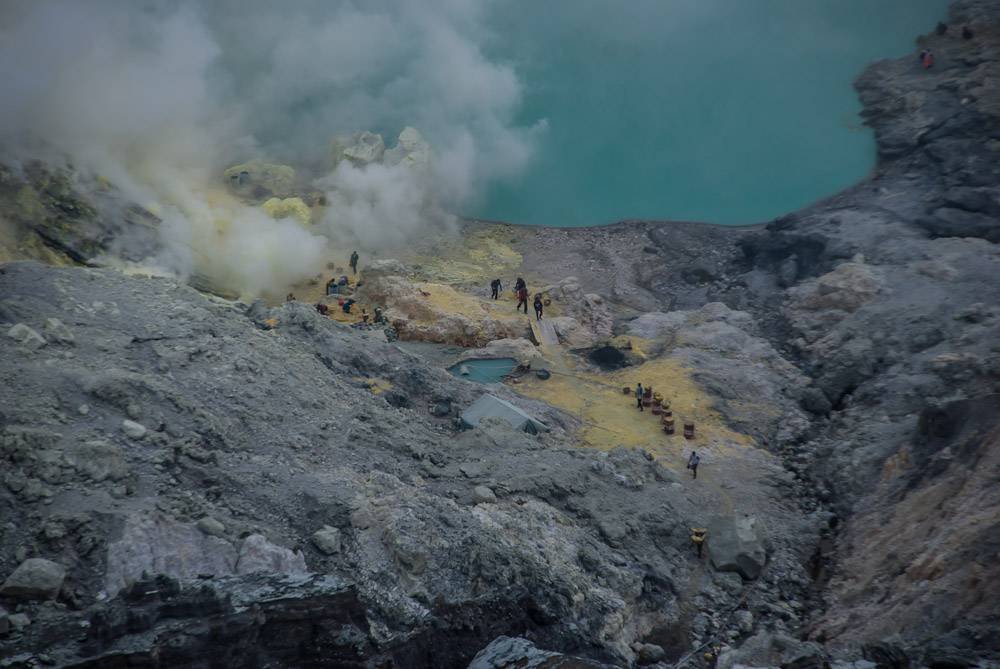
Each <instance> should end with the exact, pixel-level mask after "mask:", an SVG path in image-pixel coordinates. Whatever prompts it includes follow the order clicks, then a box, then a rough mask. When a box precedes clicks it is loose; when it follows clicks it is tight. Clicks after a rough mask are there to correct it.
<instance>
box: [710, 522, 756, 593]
mask: <svg viewBox="0 0 1000 669" xmlns="http://www.w3.org/2000/svg"><path fill="white" fill-rule="evenodd" d="M708 554H709V557H711V559H712V566H714V567H715V568H716V569H718V570H719V571H735V572H737V573H738V574H739V575H740V576H742V577H743V578H744V579H746V580H751V581H752V580H754V579H755V578H757V577H758V576H760V573H761V571H762V570H763V569H764V563H765V561H766V560H767V551H765V550H764V545H763V543H762V542H761V540H760V537H758V535H757V530H756V520H755V519H754V518H753V517H751V516H746V515H744V516H742V517H736V518H723V519H720V520H717V521H715V522H713V523H711V524H710V525H709V526H708Z"/></svg>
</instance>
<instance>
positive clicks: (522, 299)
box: [490, 277, 545, 321]
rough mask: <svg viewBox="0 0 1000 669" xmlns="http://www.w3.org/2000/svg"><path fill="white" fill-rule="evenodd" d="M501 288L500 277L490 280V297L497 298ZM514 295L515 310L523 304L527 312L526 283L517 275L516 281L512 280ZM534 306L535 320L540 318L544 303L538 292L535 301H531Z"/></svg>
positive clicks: (526, 312)
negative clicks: (515, 300)
mask: <svg viewBox="0 0 1000 669" xmlns="http://www.w3.org/2000/svg"><path fill="white" fill-rule="evenodd" d="M502 290H503V283H502V282H501V281H500V279H493V280H492V281H490V299H493V300H499V299H500V292H501V291H502ZM514 295H516V296H517V306H516V307H514V310H515V311H520V310H521V306H522V305H523V306H524V313H525V315H527V314H528V285H527V284H526V283H525V282H524V279H522V278H521V277H517V281H515V282H514ZM532 306H534V308H535V320H538V321H540V320H542V312H544V311H545V304H544V302H542V296H541V294H540V293H535V301H534V303H533V305H532Z"/></svg>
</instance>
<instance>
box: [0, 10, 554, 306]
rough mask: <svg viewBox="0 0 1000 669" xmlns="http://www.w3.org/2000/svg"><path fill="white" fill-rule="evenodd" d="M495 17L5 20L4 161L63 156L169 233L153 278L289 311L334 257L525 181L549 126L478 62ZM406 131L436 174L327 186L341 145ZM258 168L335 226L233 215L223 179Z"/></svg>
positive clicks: (171, 15)
mask: <svg viewBox="0 0 1000 669" xmlns="http://www.w3.org/2000/svg"><path fill="white" fill-rule="evenodd" d="M484 12H485V0H424V1H412V0H373V1H371V2H366V3H364V4H363V5H362V4H361V3H353V2H349V1H347V0H340V1H337V0H299V1H297V2H295V3H273V2H269V1H266V0H241V1H238V2H236V1H233V2H228V1H213V0H198V1H195V0H191V1H184V0H176V1H167V2H140V1H134V0H89V1H88V2H77V1H75V0H25V1H22V2H18V1H16V0H15V1H14V2H9V1H8V2H5V3H3V5H0V146H2V147H3V150H4V152H5V153H6V156H0V161H7V160H16V159H18V158H22V157H36V156H41V157H45V156H44V155H43V154H42V153H41V152H42V151H43V150H47V151H49V152H50V153H49V155H48V157H49V158H50V159H51V157H52V156H54V155H66V156H69V157H70V158H71V159H72V161H73V163H74V165H75V166H76V167H77V168H78V169H80V170H85V171H90V172H92V173H94V174H100V175H103V176H105V177H107V178H108V179H109V180H110V181H111V182H113V183H114V184H116V185H117V186H118V187H119V188H121V189H122V191H123V193H124V195H125V196H126V197H128V198H130V199H133V200H135V201H137V202H139V203H140V204H143V205H145V206H148V207H149V208H150V209H151V210H152V211H154V212H155V213H157V215H159V216H160V217H161V218H162V219H163V221H164V223H163V225H162V236H163V243H164V251H163V253H162V254H161V255H160V256H159V257H158V258H155V259H150V263H151V264H153V263H155V264H158V265H160V266H161V267H163V268H165V269H168V270H170V271H173V272H176V273H178V274H181V275H188V274H190V273H192V272H197V271H205V270H206V269H211V271H212V272H213V274H214V275H215V276H222V277H224V278H225V280H226V281H227V282H229V283H230V285H231V286H238V287H239V288H241V289H242V290H243V291H244V292H245V293H248V294H259V293H261V292H266V291H268V290H270V291H272V292H276V291H279V290H282V289H283V288H284V287H285V286H287V285H289V284H291V283H292V282H294V281H296V280H299V279H302V278H305V277H306V276H309V275H312V274H315V273H316V272H318V271H321V270H322V266H323V262H324V260H325V256H324V254H325V253H326V252H327V251H329V250H331V249H332V248H338V247H339V245H343V244H354V243H358V244H361V245H362V248H367V249H370V250H376V249H378V248H379V247H381V246H383V245H388V244H402V243H405V242H406V241H407V239H409V238H412V236H414V235H417V234H425V233H426V231H427V230H428V229H434V226H435V225H440V224H442V223H445V224H446V223H447V221H448V216H447V215H446V214H445V213H444V212H446V211H456V210H459V209H460V208H461V207H462V206H463V205H466V204H467V203H469V202H470V200H471V199H473V198H475V197H476V195H477V193H479V192H481V190H482V188H483V186H484V185H485V184H486V183H488V182H489V181H490V180H493V179H498V178H505V177H509V176H512V175H514V174H516V173H517V172H518V171H519V170H521V169H522V168H523V167H524V166H525V164H526V163H527V161H528V160H529V159H530V157H531V154H532V146H533V137H532V135H533V133H534V132H536V131H537V130H538V128H539V127H543V126H542V125H541V124H539V126H536V127H531V128H529V127H518V126H517V125H516V124H515V123H514V115H515V113H516V111H517V108H518V106H519V104H520V100H521V85H520V82H519V81H518V79H517V76H516V74H515V72H514V71H513V70H512V68H511V67H509V66H508V65H505V64H503V63H496V62H492V61H491V60H490V59H489V58H488V57H487V55H486V54H485V53H484V50H483V45H488V44H489V43H490V41H491V40H492V39H495V38H496V36H494V35H491V34H490V33H489V31H488V29H487V26H486V25H485V14H484ZM405 126H414V127H416V128H419V129H420V131H421V132H422V133H423V135H424V136H425V137H426V138H427V140H428V142H429V143H430V145H431V147H433V159H432V161H431V163H430V165H429V167H427V168H426V169H418V170H413V169H408V168H407V167H406V166H405V165H390V164H371V165H367V166H357V165H352V164H350V163H348V162H342V163H340V165H339V166H337V167H336V169H334V165H333V164H332V162H331V157H330V140H331V139H332V138H333V137H334V136H336V135H343V134H346V133H351V132H354V131H358V130H375V131H381V132H383V134H385V135H386V141H387V143H389V144H393V143H394V138H395V135H396V134H397V133H398V132H399V131H400V130H401V129H403V128H404V127H405ZM251 159H255V160H262V161H266V162H271V163H287V164H291V165H293V166H295V167H296V169H297V170H298V181H299V183H300V185H302V186H303V187H304V188H310V187H311V188H318V189H321V190H323V191H325V192H326V200H327V209H326V214H325V216H324V217H323V220H322V222H321V223H320V224H319V225H314V226H311V227H303V226H302V225H300V224H299V223H297V222H294V221H292V220H291V219H286V220H281V221H274V220H272V219H271V218H270V217H268V216H266V215H265V214H264V213H263V212H262V211H261V210H260V208H259V207H254V206H249V205H246V204H243V203H241V202H240V201H238V200H236V199H235V198H233V197H232V196H231V195H230V194H229V193H228V192H227V189H226V188H225V184H224V180H223V178H222V171H223V170H224V169H225V168H226V167H228V166H229V165H232V164H236V163H242V162H245V161H248V160H251ZM310 182H311V183H310ZM338 250H339V248H338Z"/></svg>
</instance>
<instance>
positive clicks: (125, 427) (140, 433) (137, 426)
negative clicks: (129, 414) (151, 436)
mask: <svg viewBox="0 0 1000 669" xmlns="http://www.w3.org/2000/svg"><path fill="white" fill-rule="evenodd" d="M122 432H124V433H125V434H126V435H127V436H128V438H129V439H142V438H143V437H145V436H146V427H145V426H144V425H143V424H142V423H136V422H135V421H134V420H128V419H125V420H123V421H122Z"/></svg>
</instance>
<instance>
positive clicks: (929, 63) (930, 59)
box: [921, 49, 934, 70]
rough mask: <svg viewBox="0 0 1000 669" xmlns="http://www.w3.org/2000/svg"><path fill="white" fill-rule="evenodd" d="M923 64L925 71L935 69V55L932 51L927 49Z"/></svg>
mask: <svg viewBox="0 0 1000 669" xmlns="http://www.w3.org/2000/svg"><path fill="white" fill-rule="evenodd" d="M921 63H922V64H923V66H924V69H925V70H929V69H931V68H932V67H934V53H933V52H932V51H931V50H930V49H927V51H925V52H924V57H923V59H922V60H921Z"/></svg>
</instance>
